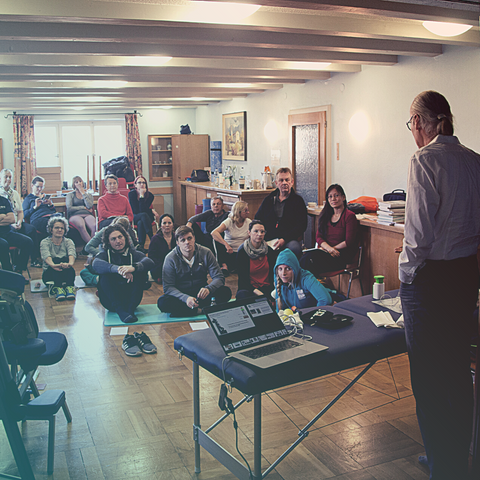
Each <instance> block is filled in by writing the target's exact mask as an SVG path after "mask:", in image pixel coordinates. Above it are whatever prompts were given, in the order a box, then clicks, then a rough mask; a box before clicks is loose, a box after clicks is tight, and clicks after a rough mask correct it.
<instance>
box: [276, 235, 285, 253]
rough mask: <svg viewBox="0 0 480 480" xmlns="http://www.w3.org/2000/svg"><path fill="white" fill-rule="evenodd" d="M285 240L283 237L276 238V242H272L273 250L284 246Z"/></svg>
mask: <svg viewBox="0 0 480 480" xmlns="http://www.w3.org/2000/svg"><path fill="white" fill-rule="evenodd" d="M285 243H286V242H285V240H284V239H283V238H278V239H277V240H276V242H275V243H274V244H273V249H274V250H280V249H281V248H283V247H284V245H285Z"/></svg>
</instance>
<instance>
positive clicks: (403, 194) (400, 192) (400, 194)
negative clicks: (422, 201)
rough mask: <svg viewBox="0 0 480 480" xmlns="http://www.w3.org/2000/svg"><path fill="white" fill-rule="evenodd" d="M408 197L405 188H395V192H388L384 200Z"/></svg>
mask: <svg viewBox="0 0 480 480" xmlns="http://www.w3.org/2000/svg"><path fill="white" fill-rule="evenodd" d="M406 199H407V194H406V192H405V190H402V189H401V188H396V189H395V190H393V192H390V193H386V194H385V195H384V196H383V201H384V202H391V201H392V200H406Z"/></svg>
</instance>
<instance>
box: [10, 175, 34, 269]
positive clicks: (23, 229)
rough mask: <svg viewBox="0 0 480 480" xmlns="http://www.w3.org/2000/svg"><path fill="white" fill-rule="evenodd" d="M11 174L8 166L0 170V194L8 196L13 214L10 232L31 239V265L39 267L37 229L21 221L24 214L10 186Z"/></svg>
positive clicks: (16, 193) (19, 199)
mask: <svg viewBox="0 0 480 480" xmlns="http://www.w3.org/2000/svg"><path fill="white" fill-rule="evenodd" d="M12 175H13V172H12V171H11V170H10V169H8V168H4V169H3V170H1V171H0V195H1V196H2V197H5V198H8V200H9V201H10V203H11V205H12V210H13V214H14V216H15V223H12V225H10V229H11V231H12V232H15V233H21V234H22V235H26V236H27V237H30V238H31V239H32V242H33V249H31V258H32V262H31V266H32V267H39V268H40V267H41V266H42V262H41V260H40V240H39V239H38V237H37V229H36V228H35V227H34V226H33V225H30V224H29V223H25V222H24V221H23V218H24V215H23V208H22V200H21V198H20V195H19V194H18V192H17V191H16V190H13V188H12V187H11V185H12ZM27 262H28V258H27ZM18 266H19V265H17V267H18ZM25 266H26V264H25Z"/></svg>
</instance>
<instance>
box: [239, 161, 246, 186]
mask: <svg viewBox="0 0 480 480" xmlns="http://www.w3.org/2000/svg"><path fill="white" fill-rule="evenodd" d="M238 186H239V187H240V190H243V189H244V188H245V167H242V168H240V178H239V179H238Z"/></svg>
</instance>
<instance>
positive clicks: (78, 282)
mask: <svg viewBox="0 0 480 480" xmlns="http://www.w3.org/2000/svg"><path fill="white" fill-rule="evenodd" d="M75 287H77V288H88V287H93V285H86V284H85V282H84V281H83V280H82V277H80V276H79V275H77V276H76V277H75ZM95 288H96V287H95ZM47 290H48V289H47V286H46V285H45V284H44V283H43V281H42V280H41V279H38V280H30V291H31V292H32V293H40V292H46V291H47Z"/></svg>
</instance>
